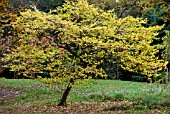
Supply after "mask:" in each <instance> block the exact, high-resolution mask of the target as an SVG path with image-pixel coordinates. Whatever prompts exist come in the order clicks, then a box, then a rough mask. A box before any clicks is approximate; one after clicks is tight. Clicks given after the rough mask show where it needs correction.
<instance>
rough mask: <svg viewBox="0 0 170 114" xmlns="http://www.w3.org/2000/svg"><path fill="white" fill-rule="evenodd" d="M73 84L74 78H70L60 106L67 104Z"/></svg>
mask: <svg viewBox="0 0 170 114" xmlns="http://www.w3.org/2000/svg"><path fill="white" fill-rule="evenodd" d="M72 84H74V80H73V79H70V81H69V84H68V86H67V88H66V89H65V91H64V93H63V95H62V98H61V100H60V102H59V104H58V106H66V105H67V103H66V101H67V97H68V95H69V93H70V90H71V88H72Z"/></svg>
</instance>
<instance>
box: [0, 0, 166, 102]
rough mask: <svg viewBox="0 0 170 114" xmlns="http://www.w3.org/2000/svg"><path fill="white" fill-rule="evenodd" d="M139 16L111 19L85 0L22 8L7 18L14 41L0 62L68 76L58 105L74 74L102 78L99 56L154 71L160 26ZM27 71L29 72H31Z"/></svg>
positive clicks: (17, 68) (110, 14)
mask: <svg viewBox="0 0 170 114" xmlns="http://www.w3.org/2000/svg"><path fill="white" fill-rule="evenodd" d="M146 23H147V20H143V19H142V18H133V17H132V16H127V17H125V18H117V16H116V14H115V13H114V12H113V11H112V10H108V11H104V10H102V9H100V8H96V7H94V5H89V4H88V2H87V1H85V0H79V1H77V2H72V1H67V2H66V3H65V4H64V5H63V6H62V7H58V8H57V9H55V10H52V11H50V12H49V13H45V12H41V11H31V10H27V11H26V12H22V13H21V16H20V17H18V18H17V21H16V22H13V23H12V26H13V29H14V30H15V31H16V34H17V38H19V41H18V44H17V46H16V47H15V48H11V50H10V52H9V53H8V54H5V57H4V59H3V61H4V62H5V63H6V66H7V67H9V68H11V69H12V70H13V71H15V72H18V73H23V74H24V75H29V76H30V74H35V73H41V72H43V71H48V72H50V76H51V79H55V80H62V81H65V80H68V82H69V83H68V87H67V89H66V90H65V92H64V94H63V97H62V99H61V102H60V103H59V104H60V105H66V98H67V95H68V93H69V91H70V89H71V87H72V85H74V81H75V80H76V79H87V78H92V77H96V76H101V77H106V76H107V74H106V73H105V71H104V70H103V69H102V67H101V64H102V63H103V61H104V60H105V59H109V60H110V61H111V62H115V61H114V60H115V59H113V58H117V59H118V60H119V64H120V66H121V67H122V68H123V69H125V70H128V71H131V72H137V73H141V74H143V75H147V76H149V77H150V76H158V75H159V71H161V70H162V69H164V67H165V65H166V62H165V61H163V60H161V59H158V57H156V55H155V54H157V53H158V51H159V49H160V48H161V47H160V46H159V45H150V44H151V43H152V41H153V40H154V39H156V36H157V35H158V31H159V30H161V29H162V28H163V26H150V27H147V28H146V27H144V26H143V24H146ZM32 76H33V75H32Z"/></svg>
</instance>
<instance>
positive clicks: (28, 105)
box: [0, 78, 170, 114]
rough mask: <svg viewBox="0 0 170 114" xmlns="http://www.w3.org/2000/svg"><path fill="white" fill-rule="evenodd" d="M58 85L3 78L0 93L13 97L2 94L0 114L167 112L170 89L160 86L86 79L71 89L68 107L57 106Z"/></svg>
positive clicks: (136, 113) (59, 89)
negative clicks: (52, 85)
mask: <svg viewBox="0 0 170 114" xmlns="http://www.w3.org/2000/svg"><path fill="white" fill-rule="evenodd" d="M61 86H62V85H58V86H57V87H56V88H55V89H54V88H49V87H46V86H45V85H44V84H43V83H42V82H40V81H38V80H31V79H4V78H2V79H0V88H1V90H10V91H13V92H15V96H13V97H11V96H12V95H11V96H10V95H6V96H4V93H2V92H1V94H0V113H28V112H29V113H32V112H34V113H35V112H58V113H70V112H74V113H76V112H77V113H81V112H83V113H92V112H98V113H100V112H101V113H135V114H138V113H153V114H154V113H160V114H162V113H163V114H164V113H165V114H168V113H170V91H169V90H170V89H169V87H167V86H166V85H163V84H149V83H139V82H129V81H120V80H86V81H85V83H83V84H81V85H78V86H74V87H73V89H72V91H71V92H70V95H69V97H68V100H67V101H68V107H58V106H57V103H58V102H59V100H60V98H61V94H62V91H61V90H62V89H61V88H62V87H61ZM17 93H18V94H17ZM7 94H14V93H12V92H11V93H10V92H8V93H7Z"/></svg>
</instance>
